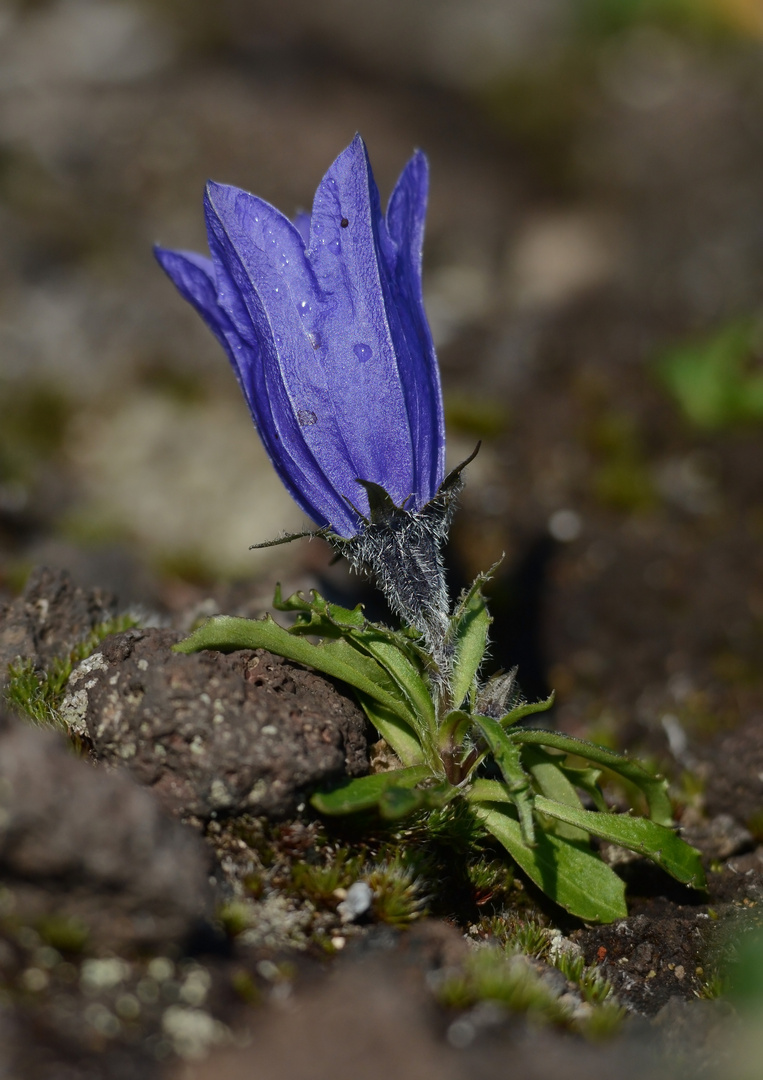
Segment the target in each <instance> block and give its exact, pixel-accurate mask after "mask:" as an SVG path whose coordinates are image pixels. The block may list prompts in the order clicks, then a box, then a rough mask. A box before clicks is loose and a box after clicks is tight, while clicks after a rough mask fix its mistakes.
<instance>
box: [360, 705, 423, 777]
mask: <svg viewBox="0 0 763 1080" xmlns="http://www.w3.org/2000/svg"><path fill="white" fill-rule="evenodd" d="M356 693H357V695H358V700H359V701H360V704H361V705H362V706H363V709H364V711H365V714H366V716H367V717H368V719H369V720H370V721H371V723H372V724H373V725H374V727H375V728H376V730H377V731H378V732H379V734H380V735H381V737H382V738H383V739H384V741H385V742H386V743H388V744H389V745H390V746H391V747H392V749H393V750H394V752H395V753H396V754H397V756H398V757H399V758H400V760H401V761H402V763H403V765H420V764H421V763H422V761H423V760H424V751H423V749H422V747H421V743H420V742H419V740H418V738H417V736H416V733H415V731H414V730H413V728H412V727H411V726H410V724H407V723H406V722H405V720H403V719H401V717H400V716H399V715H398V714H397V713H394V712H392V710H391V709H387V708H385V706H384V705H381V704H379V702H378V701H374V699H373V698H371V697H369V696H368V694H364V693H363V692H362V691H361V690H358V691H356Z"/></svg>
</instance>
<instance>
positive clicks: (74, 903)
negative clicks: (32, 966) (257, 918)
mask: <svg viewBox="0 0 763 1080" xmlns="http://www.w3.org/2000/svg"><path fill="white" fill-rule="evenodd" d="M207 860H208V857H207V854H206V852H205V850H204V848H203V845H202V843H201V841H199V840H198V839H197V837H196V836H195V835H194V834H193V833H192V832H191V830H190V829H187V828H186V827H184V826H182V825H179V824H178V823H176V822H174V821H172V820H171V819H170V818H169V817H167V816H165V814H164V813H163V812H162V811H161V808H160V806H159V804H158V802H157V800H156V799H155V798H153V797H152V796H151V795H150V793H149V792H147V791H143V790H141V789H140V788H139V787H138V786H137V785H136V784H135V783H133V781H132V780H131V779H130V778H129V777H128V776H126V775H124V774H114V773H107V772H105V771H103V770H101V769H95V768H93V767H92V766H91V765H88V764H87V763H86V762H84V761H81V760H78V759H77V758H75V757H74V756H73V755H72V753H71V751H70V750H69V748H68V747H67V745H66V742H65V740H64V739H62V738H61V737H60V736H57V735H55V734H53V733H52V732H45V731H40V730H38V729H34V728H30V727H27V726H25V725H23V724H21V723H18V722H10V723H7V722H6V724H5V725H4V726H3V727H2V728H0V879H2V881H3V885H4V887H5V889H7V890H8V891H9V895H8V896H6V897H5V899H4V905H5V907H6V909H8V906H9V905H10V906H11V911H12V913H13V914H14V917H19V918H23V919H24V920H25V921H28V922H29V923H30V924H31V925H35V924H36V923H39V922H40V921H41V920H45V919H49V918H52V917H54V918H55V919H57V920H67V919H73V920H76V922H77V923H79V924H82V925H83V926H84V927H85V928H86V930H87V931H88V936H89V938H90V940H91V941H96V942H99V941H100V942H106V943H108V946H109V947H110V948H115V947H118V946H119V944H120V943H121V944H124V943H127V944H130V945H151V944H159V943H161V944H166V942H167V941H173V940H175V941H176V940H181V939H183V938H184V937H185V936H187V935H188V934H189V933H190V932H191V931H192V930H193V928H194V926H195V925H196V924H197V923H198V922H199V921H200V920H201V919H202V918H203V917H207V916H209V914H210V912H211V894H210V889H209V883H208V880H207V875H208V869H207Z"/></svg>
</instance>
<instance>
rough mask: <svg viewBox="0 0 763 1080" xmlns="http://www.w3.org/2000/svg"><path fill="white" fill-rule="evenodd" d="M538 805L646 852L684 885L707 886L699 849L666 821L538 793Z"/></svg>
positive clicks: (559, 816)
mask: <svg viewBox="0 0 763 1080" xmlns="http://www.w3.org/2000/svg"><path fill="white" fill-rule="evenodd" d="M535 806H536V808H537V809H538V810H540V812H541V813H543V814H548V816H549V817H553V818H558V819H559V821H564V822H567V824H569V825H575V826H577V827H578V828H581V829H585V830H586V831H587V832H589V833H593V834H594V835H595V836H600V837H601V838H602V839H603V840H609V841H610V843H613V844H619V845H620V846H621V847H625V848H629V849H630V850H631V851H638V852H639V854H640V855H646V856H647V858H649V859H652V860H653V861H654V862H656V863H657V865H658V866H661V867H662V868H663V870H667V872H668V873H669V874H671V875H672V876H673V877H674V878H676V879H677V880H678V881H681V882H683V883H684V884H685V885H691V887H692V888H694V889H704V888H706V885H707V883H706V881H705V873H704V870H703V869H702V863H701V861H700V855H699V852H698V851H697V850H696V849H695V848H693V847H691V846H690V845H689V844H687V843H686V841H685V840H682V839H681V837H680V836H678V835H677V834H676V833H674V832H673V831H672V830H671V829H668V828H666V827H665V826H664V825H658V824H657V823H656V822H654V821H649V820H647V818H642V817H630V815H629V814H602V813H599V812H598V811H597V810H583V809H581V808H575V807H572V806H563V805H562V804H561V803H558V802H555V801H553V800H552V799H547V798H545V797H544V796H543V795H537V796H536V797H535Z"/></svg>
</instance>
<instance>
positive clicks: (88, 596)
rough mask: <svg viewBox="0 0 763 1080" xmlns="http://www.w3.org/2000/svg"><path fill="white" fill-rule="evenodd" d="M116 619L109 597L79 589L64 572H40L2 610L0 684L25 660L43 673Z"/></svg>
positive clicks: (37, 570) (0, 614)
mask: <svg viewBox="0 0 763 1080" xmlns="http://www.w3.org/2000/svg"><path fill="white" fill-rule="evenodd" d="M115 614H116V608H115V601H114V598H113V597H111V596H109V594H108V593H105V592H103V591H102V590H100V589H92V590H85V589H81V588H79V587H78V586H77V585H75V584H74V582H73V580H72V578H71V576H70V575H69V574H68V573H66V571H52V570H48V569H47V568H46V567H44V566H41V567H38V568H37V569H36V570H34V571H33V573H32V574H31V576H30V578H29V581H28V582H27V585H26V588H25V589H24V591H23V593H22V594H21V596H18V597H17V598H16V599H15V600H13V601H11V602H10V603H9V604H6V605H4V606H2V607H0V684H1V683H2V682H3V681H4V680H5V673H6V669H7V666H8V664H11V663H13V662H14V661H15V660H17V659H19V658H22V659H24V660H31V661H32V662H33V663H34V665H35V667H43V666H44V665H45V664H47V663H49V662H50V661H51V660H52V659H53V657H56V656H66V655H67V654H68V653H69V652H71V650H72V649H73V648H74V646H75V645H76V644H77V643H78V642H79V641H81V640H82V639H83V638H84V637H86V636H87V634H88V633H89V632H90V630H92V629H93V627H94V626H97V625H98V624H99V623H102V622H104V621H105V620H106V619H110V618H112V617H113V616H114V615H115Z"/></svg>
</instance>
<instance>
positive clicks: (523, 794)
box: [474, 715, 535, 846]
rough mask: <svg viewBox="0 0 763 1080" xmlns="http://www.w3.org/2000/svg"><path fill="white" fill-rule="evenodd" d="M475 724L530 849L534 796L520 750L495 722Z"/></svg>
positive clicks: (483, 719) (482, 719)
mask: <svg viewBox="0 0 763 1080" xmlns="http://www.w3.org/2000/svg"><path fill="white" fill-rule="evenodd" d="M474 723H475V726H476V727H478V728H479V729H480V731H481V732H482V735H483V737H484V739H485V742H486V743H487V745H488V747H489V748H490V753H491V754H492V755H493V757H494V759H495V762H496V764H497V766H498V768H499V769H500V770H501V775H502V776H503V779H504V780H505V782H506V791H507V793H508V796H509V798H510V799H511V800H512V802H513V803H514V805H515V806H516V808H517V813H518V814H519V823H520V825H521V828H522V838H523V840H524V842H525V843H526V844H528V845H530V846H532V845H534V843H535V823H534V821H533V807H532V803H533V792H532V789H531V787H530V777H529V776H528V775H527V773H526V772H525V770H524V768H523V766H522V760H521V752H520V748H519V746H518V745H517V744H516V743H515V742H512V741H511V739H509V737H508V735H507V734H506V732H505V731H504V730H503V728H502V727H501V725H500V724H499V723H498V721H497V720H493V719H491V718H490V717H489V716H479V715H476V716H475V717H474Z"/></svg>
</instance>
